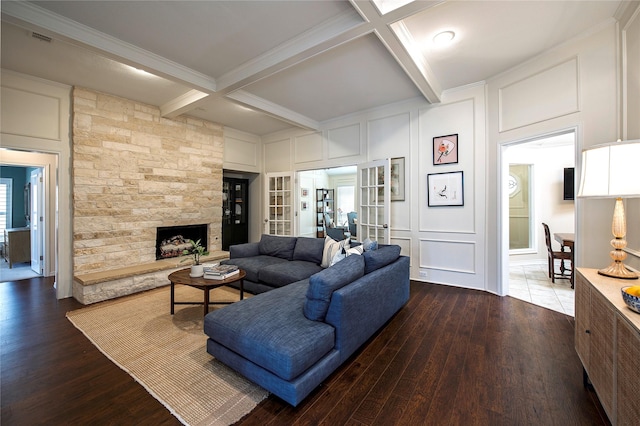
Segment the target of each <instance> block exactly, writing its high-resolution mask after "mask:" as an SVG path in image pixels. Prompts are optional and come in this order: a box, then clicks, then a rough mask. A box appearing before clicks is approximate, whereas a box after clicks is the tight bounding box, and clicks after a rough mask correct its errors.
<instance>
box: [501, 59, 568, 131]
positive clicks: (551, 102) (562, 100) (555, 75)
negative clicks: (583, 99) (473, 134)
mask: <svg viewBox="0 0 640 426" xmlns="http://www.w3.org/2000/svg"><path fill="white" fill-rule="evenodd" d="M498 108H499V114H500V131H501V132H504V131H506V130H512V129H516V128H518V127H522V126H526V125H530V124H534V123H538V122H540V121H544V120H549V119H552V118H555V117H560V116H563V115H567V114H571V113H573V112H577V111H578V110H579V100H578V58H576V57H574V58H571V59H569V60H567V61H565V62H562V63H560V64H558V65H556V66H554V67H551V68H548V69H546V70H543V71H541V72H539V73H537V74H534V75H531V76H530V77H527V78H525V79H522V80H520V81H516V82H514V83H512V84H509V85H507V86H505V87H502V88H500V89H499V107H498Z"/></svg>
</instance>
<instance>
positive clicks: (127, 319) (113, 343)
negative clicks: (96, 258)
mask: <svg viewBox="0 0 640 426" xmlns="http://www.w3.org/2000/svg"><path fill="white" fill-rule="evenodd" d="M238 299H239V292H238V291H236V290H234V289H231V288H227V287H220V288H217V289H215V290H212V291H211V300H212V301H213V300H215V301H218V300H231V301H235V300H238ZM199 300H203V294H202V291H200V290H197V289H193V288H191V287H186V286H176V301H199ZM169 304H170V292H169V287H168V286H167V287H163V288H159V289H155V290H151V291H148V292H144V293H140V294H136V295H133V296H128V297H124V298H121V299H117V300H113V301H108V302H102V303H100V304H97V305H93V306H89V307H87V308H82V309H79V310H76V311H72V312H68V313H67V318H69V320H70V321H71V322H72V323H73V324H74V325H75V326H76V327H77V328H78V329H79V330H80V331H82V332H83V333H84V334H85V335H86V336H87V337H88V338H89V340H91V342H92V343H93V344H94V345H96V346H97V347H98V349H100V350H101V351H102V352H103V353H104V354H105V355H106V356H107V357H109V359H111V360H112V361H113V362H114V363H116V364H117V365H118V366H119V367H120V368H122V369H123V370H124V371H126V372H127V373H129V374H130V375H131V376H132V377H133V378H134V379H135V380H136V381H137V382H139V383H140V384H141V385H142V386H144V387H145V388H146V389H147V391H149V393H151V395H153V396H154V397H155V398H156V399H157V400H159V401H160V402H161V403H162V404H164V405H165V406H166V407H167V408H168V409H169V411H170V412H171V413H172V414H173V415H175V416H176V417H177V418H178V419H179V420H180V421H181V422H182V423H184V424H187V425H193V426H196V425H228V424H232V423H234V422H236V421H238V420H240V419H241V418H242V417H243V416H244V415H245V414H247V413H249V412H250V411H251V410H253V409H254V408H255V407H256V405H257V404H258V403H259V402H260V401H262V400H263V399H264V398H266V397H267V395H268V392H267V391H266V390H264V389H262V388H261V387H259V386H257V385H255V384H253V383H252V382H250V381H248V380H247V379H245V378H244V377H242V376H240V375H239V374H237V373H235V372H234V371H233V370H231V369H230V368H228V367H226V366H225V365H223V364H222V363H220V362H219V361H217V360H215V359H214V358H213V357H212V356H211V355H209V354H208V353H207V350H206V340H207V337H206V335H205V334H204V332H203V331H202V326H203V313H202V306H201V305H193V306H192V305H176V308H175V315H173V316H172V315H171V314H170V313H169ZM223 306H224V305H220V307H217V306H216V307H215V309H222V308H223ZM212 309H214V308H213V307H212Z"/></svg>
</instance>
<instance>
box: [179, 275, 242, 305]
mask: <svg viewBox="0 0 640 426" xmlns="http://www.w3.org/2000/svg"><path fill="white" fill-rule="evenodd" d="M190 273H191V268H185V269H181V270H179V271H175V272H172V273H171V274H169V281H171V315H173V311H174V309H173V308H174V306H175V305H204V314H205V315H207V314H208V313H209V305H229V304H231V303H234V302H210V301H209V291H210V290H211V289H214V288H218V287H222V286H223V285H228V284H231V283H235V282H237V281H240V300H242V299H244V277H246V276H247V274H246V272H245V271H243V270H242V269H240V271H239V273H238V274H235V275H233V276H231V277H229V278H226V279H224V280H208V279H204V278H202V277H199V278H193V277H191V276H189V274H190ZM176 284H182V285H188V286H189V287H193V288H197V289H200V290H202V291H204V301H202V302H176V300H175V285H176Z"/></svg>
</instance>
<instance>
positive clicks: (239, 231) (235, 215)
mask: <svg viewBox="0 0 640 426" xmlns="http://www.w3.org/2000/svg"><path fill="white" fill-rule="evenodd" d="M248 218H249V180H248V179H237V178H227V177H226V178H223V180H222V250H229V246H231V245H233V244H241V243H246V242H248V241H249V222H248Z"/></svg>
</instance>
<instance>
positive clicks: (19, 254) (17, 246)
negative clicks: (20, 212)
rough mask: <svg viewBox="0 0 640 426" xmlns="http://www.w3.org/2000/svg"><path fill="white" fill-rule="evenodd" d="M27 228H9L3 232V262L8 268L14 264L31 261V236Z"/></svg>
mask: <svg viewBox="0 0 640 426" xmlns="http://www.w3.org/2000/svg"><path fill="white" fill-rule="evenodd" d="M29 232H30V231H29V228H9V229H5V230H4V260H6V261H7V262H9V268H13V264H14V263H20V262H30V261H31V235H30V233H29Z"/></svg>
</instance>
